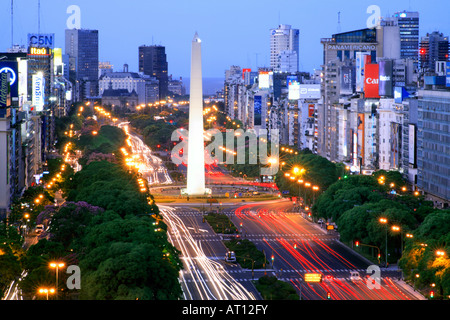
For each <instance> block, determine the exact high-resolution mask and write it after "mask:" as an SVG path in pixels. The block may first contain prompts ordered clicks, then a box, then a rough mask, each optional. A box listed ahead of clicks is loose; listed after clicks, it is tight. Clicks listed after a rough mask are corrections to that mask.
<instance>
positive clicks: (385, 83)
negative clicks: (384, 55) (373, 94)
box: [378, 60, 394, 98]
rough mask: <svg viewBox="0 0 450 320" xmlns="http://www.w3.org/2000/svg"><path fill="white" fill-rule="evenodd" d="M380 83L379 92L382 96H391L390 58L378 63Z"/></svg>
mask: <svg viewBox="0 0 450 320" xmlns="http://www.w3.org/2000/svg"><path fill="white" fill-rule="evenodd" d="M378 64H379V69H380V83H379V94H380V96H382V97H389V98H392V96H393V94H394V93H393V85H394V82H393V79H392V77H393V64H392V60H382V61H380V62H379V63H378Z"/></svg>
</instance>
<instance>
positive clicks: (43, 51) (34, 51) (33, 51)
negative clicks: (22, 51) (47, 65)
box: [28, 47, 52, 56]
mask: <svg viewBox="0 0 450 320" xmlns="http://www.w3.org/2000/svg"><path fill="white" fill-rule="evenodd" d="M51 54H52V49H50V48H37V47H29V48H28V55H29V56H49V55H51Z"/></svg>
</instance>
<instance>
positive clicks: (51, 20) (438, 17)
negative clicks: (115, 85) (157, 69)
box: [0, 0, 450, 78]
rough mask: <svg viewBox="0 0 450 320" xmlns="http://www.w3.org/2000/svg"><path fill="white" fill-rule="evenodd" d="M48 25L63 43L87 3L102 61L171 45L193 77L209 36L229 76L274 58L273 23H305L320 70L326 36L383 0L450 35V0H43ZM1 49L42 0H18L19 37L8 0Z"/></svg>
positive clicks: (30, 29)
mask: <svg viewBox="0 0 450 320" xmlns="http://www.w3.org/2000/svg"><path fill="white" fill-rule="evenodd" d="M40 3H41V5H40V6H41V10H40V12H41V15H40V17H41V18H40V21H41V22H40V31H41V33H54V34H55V40H56V46H57V47H61V48H63V52H64V30H65V29H66V28H67V27H66V23H67V22H66V21H67V19H68V18H69V16H70V14H68V13H67V12H66V11H67V8H68V7H69V6H70V5H78V6H79V7H80V9H81V28H83V29H98V30H99V43H100V50H99V51H100V57H99V58H100V61H109V62H111V63H112V64H113V65H114V69H115V71H120V70H122V68H123V64H125V63H127V64H128V65H129V70H130V71H138V47H139V46H140V45H152V44H155V45H163V46H165V47H166V54H167V60H168V64H169V74H172V75H173V76H174V77H180V76H182V77H189V74H190V54H191V52H190V50H191V41H192V38H193V37H194V34H195V32H196V31H197V32H198V34H199V37H200V38H201V39H202V60H203V76H204V77H209V78H222V77H223V76H224V72H225V70H226V69H228V68H229V67H230V66H231V65H238V66H241V67H243V68H248V67H250V68H253V69H255V68H256V67H257V66H258V67H263V66H269V57H270V48H269V39H270V32H269V30H270V29H271V28H276V27H277V26H278V25H279V24H289V25H291V26H292V27H293V28H296V29H300V68H301V71H307V72H313V70H314V69H316V68H320V64H321V63H322V45H321V44H320V38H327V37H331V35H332V34H334V33H337V32H338V12H341V24H340V30H341V31H342V32H345V31H351V30H356V29H362V28H365V27H366V22H367V20H368V18H369V16H370V14H369V13H367V8H368V7H369V6H370V5H377V6H379V7H380V9H381V15H382V16H392V14H393V13H394V12H397V11H403V10H407V11H419V13H420V35H421V36H423V35H425V34H426V33H427V32H433V31H436V30H438V31H440V32H443V33H444V34H445V35H450V18H449V16H450V1H449V0H429V1H423V0H399V1H397V0H369V1H367V0H340V1H335V0H312V1H310V0H281V1H274V0H228V1H225V0H221V1H219V0H158V1H156V0H120V1H118V0H110V1H103V0H41V1H40ZM0 12H1V15H2V18H1V19H0V28H1V30H2V32H1V37H0V51H6V50H7V49H8V48H9V47H11V44H12V40H13V41H14V44H20V45H26V40H27V34H28V33H37V32H38V0H14V5H13V12H14V15H13V17H14V19H13V26H14V29H13V30H14V38H13V39H11V1H10V0H2V1H1V2H0Z"/></svg>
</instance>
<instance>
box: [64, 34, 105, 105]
mask: <svg viewBox="0 0 450 320" xmlns="http://www.w3.org/2000/svg"><path fill="white" fill-rule="evenodd" d="M65 49H66V54H67V55H69V79H70V80H71V82H72V83H73V84H74V87H75V89H76V94H75V97H74V98H75V100H76V101H81V100H84V99H86V98H88V97H97V96H98V72H99V71H98V70H99V69H98V67H99V61H98V55H99V49H98V30H88V29H70V30H69V29H66V48H65Z"/></svg>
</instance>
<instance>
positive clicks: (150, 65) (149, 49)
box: [139, 45, 169, 100]
mask: <svg viewBox="0 0 450 320" xmlns="http://www.w3.org/2000/svg"><path fill="white" fill-rule="evenodd" d="M139 72H142V73H144V74H145V75H148V76H151V77H154V78H156V79H157V80H158V81H159V98H160V99H161V100H164V99H165V98H166V97H167V95H168V94H169V89H168V88H169V75H168V73H167V72H168V63H167V56H166V48H165V47H163V46H156V45H154V46H140V47H139Z"/></svg>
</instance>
